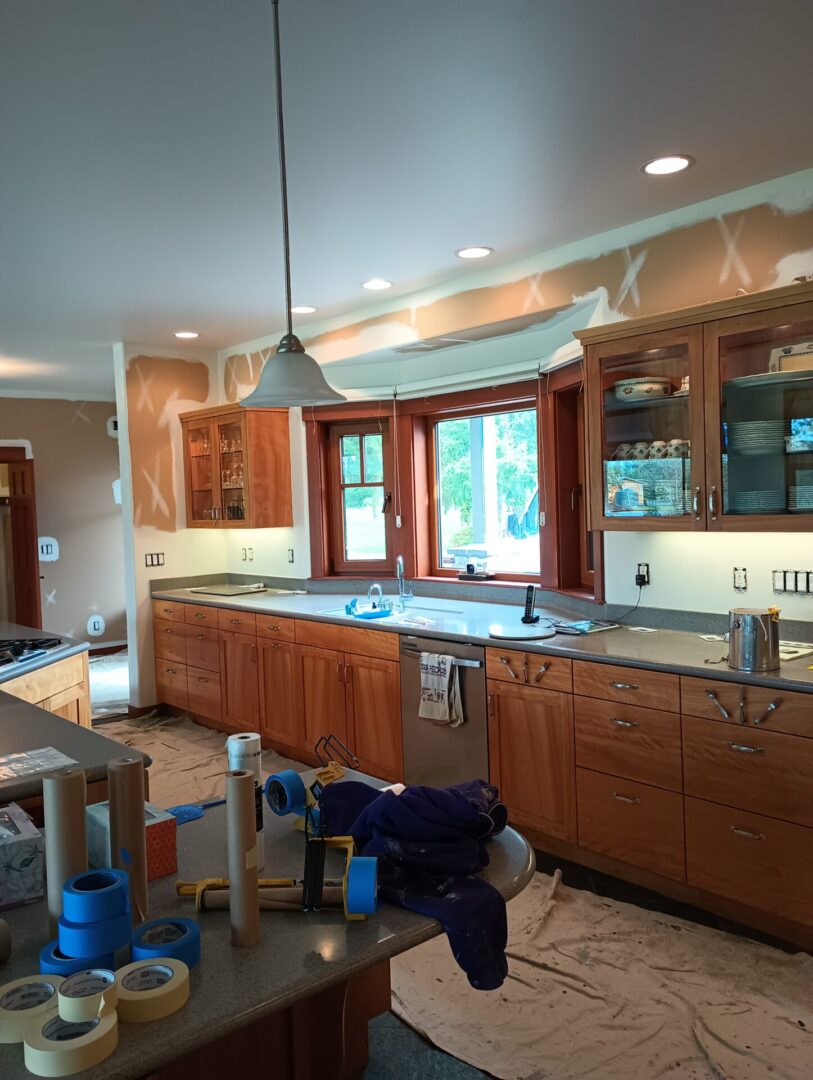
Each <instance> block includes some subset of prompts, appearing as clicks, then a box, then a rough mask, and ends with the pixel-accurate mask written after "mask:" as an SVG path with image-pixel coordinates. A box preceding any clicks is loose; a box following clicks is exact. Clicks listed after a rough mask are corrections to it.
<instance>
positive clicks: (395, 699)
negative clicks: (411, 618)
mask: <svg viewBox="0 0 813 1080" xmlns="http://www.w3.org/2000/svg"><path fill="white" fill-rule="evenodd" d="M345 660H346V663H347V669H346V670H347V691H348V701H349V713H350V732H349V734H350V746H351V749H352V750H353V752H354V753H355V755H356V757H357V758H358V759H359V761H360V763H361V768H362V771H363V772H366V773H370V774H371V775H372V776H376V777H378V778H379V779H381V780H393V781H395V780H401V779H402V776H403V771H404V767H403V751H402V740H401V685H400V684H401V680H400V669H399V665H398V664H396V663H394V662H393V661H392V660H376V659H374V658H372V657H369V656H347V657H345Z"/></svg>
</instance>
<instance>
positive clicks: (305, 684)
mask: <svg viewBox="0 0 813 1080" xmlns="http://www.w3.org/2000/svg"><path fill="white" fill-rule="evenodd" d="M297 650H298V653H299V663H300V673H301V686H302V711H303V714H304V724H305V744H304V749H306V750H310V751H313V748H314V746H315V745H316V743H317V742H318V741H319V739H321V738H322V737H323V736H326V735H335V736H336V738H337V739H341V741H342V742H343V743H345V744H346V743H347V706H346V703H345V689H344V657H343V655H342V653H340V652H334V651H333V649H318V648H316V647H315V646H313V645H298V646H297Z"/></svg>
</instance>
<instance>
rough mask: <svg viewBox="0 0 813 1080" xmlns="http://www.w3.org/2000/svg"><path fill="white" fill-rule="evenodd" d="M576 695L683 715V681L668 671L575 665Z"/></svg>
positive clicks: (583, 662)
mask: <svg viewBox="0 0 813 1080" xmlns="http://www.w3.org/2000/svg"><path fill="white" fill-rule="evenodd" d="M573 692H574V693H575V694H582V695H583V696H584V697H594V698H603V699H604V700H605V701H620V702H622V703H623V704H625V705H642V706H644V707H645V708H647V709H663V711H664V712H674V713H679V712H680V679H679V678H678V676H677V675H669V674H667V672H665V671H644V670H643V669H642V668H630V667H620V666H619V665H617V664H595V663H592V662H591V661H588V660H574V661H573Z"/></svg>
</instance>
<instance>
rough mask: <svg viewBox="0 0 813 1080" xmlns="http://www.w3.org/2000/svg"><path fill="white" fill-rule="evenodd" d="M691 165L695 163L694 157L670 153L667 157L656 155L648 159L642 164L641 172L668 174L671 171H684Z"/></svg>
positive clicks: (659, 174) (655, 174)
mask: <svg viewBox="0 0 813 1080" xmlns="http://www.w3.org/2000/svg"><path fill="white" fill-rule="evenodd" d="M690 165H694V158H693V157H689V155H688V154H669V155H667V156H666V157H656V158H653V159H652V160H651V161H646V162H644V164H643V165H642V166H641V172H645V173H648V174H649V175H650V176H668V175H669V174H670V173H676V172H683V170H684V169H688V168H689V166H690Z"/></svg>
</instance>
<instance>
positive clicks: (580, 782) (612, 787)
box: [576, 769, 686, 881]
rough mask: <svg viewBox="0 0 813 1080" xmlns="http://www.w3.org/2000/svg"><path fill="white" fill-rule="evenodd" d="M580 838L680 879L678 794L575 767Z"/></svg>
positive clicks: (682, 860) (593, 848)
mask: <svg viewBox="0 0 813 1080" xmlns="http://www.w3.org/2000/svg"><path fill="white" fill-rule="evenodd" d="M576 792H577V795H576V799H577V807H578V820H579V844H580V845H581V847H585V848H587V849H588V851H597V852H599V853H600V854H602V855H609V856H610V857H611V858H613V859H618V860H620V861H621V862H625V863H630V864H631V865H632V866H640V867H641V868H642V869H644V870H649V871H651V872H652V873H653V874H660V875H661V876H662V877H668V878H673V879H674V880H676V881H684V880H685V877H686V866H685V851H684V843H683V797H682V796H681V795H676V794H675V793H674V792H672V791H662V790H661V789H660V788H655V787H649V785H647V784H638V783H635V782H633V781H631V780H619V779H618V778H617V777H615V776H606V775H605V774H604V773H598V772H591V771H589V770H588V769H576Z"/></svg>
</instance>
